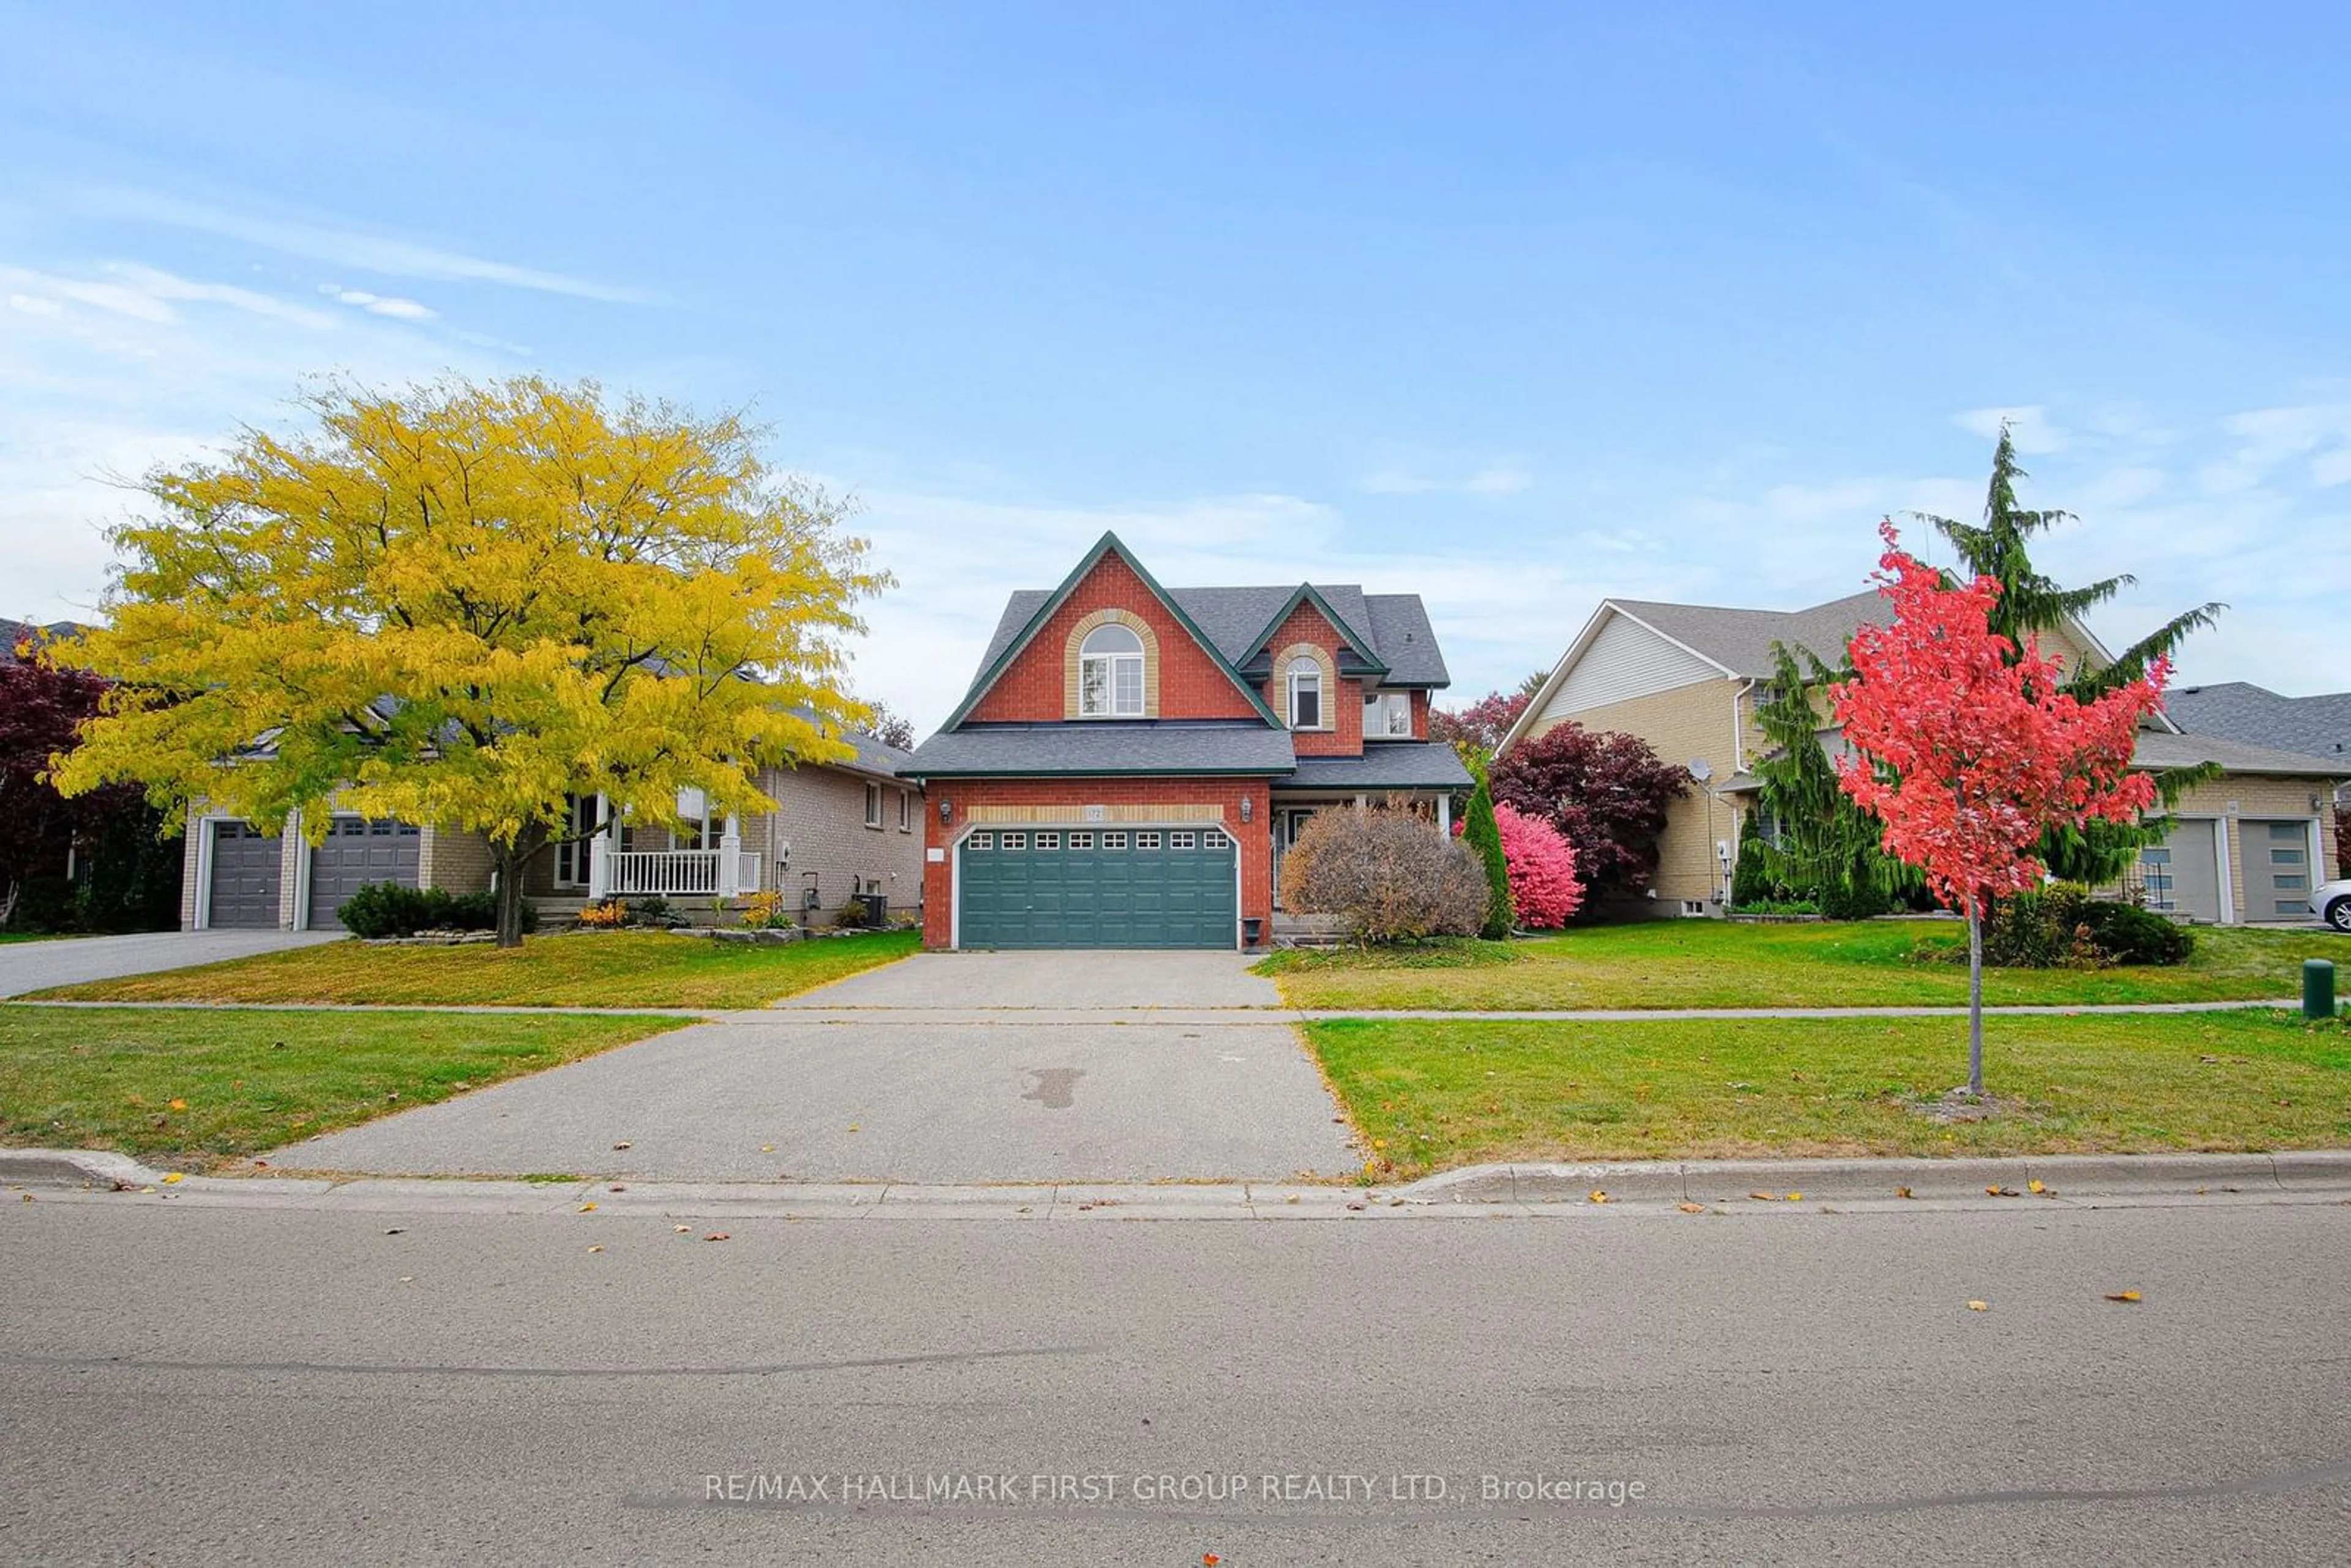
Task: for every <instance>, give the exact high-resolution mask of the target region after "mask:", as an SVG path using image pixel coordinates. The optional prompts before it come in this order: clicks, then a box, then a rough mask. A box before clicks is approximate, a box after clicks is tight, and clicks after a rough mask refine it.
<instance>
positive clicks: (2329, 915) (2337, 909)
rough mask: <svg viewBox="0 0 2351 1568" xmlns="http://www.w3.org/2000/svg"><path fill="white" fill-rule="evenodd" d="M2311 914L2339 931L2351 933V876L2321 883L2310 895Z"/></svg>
mask: <svg viewBox="0 0 2351 1568" xmlns="http://www.w3.org/2000/svg"><path fill="white" fill-rule="evenodd" d="M2310 912H2311V913H2312V914H2313V915H2317V916H2318V917H2319V918H2320V919H2321V920H2324V921H2325V922H2326V924H2328V925H2332V926H2333V927H2335V929H2336V930H2337V931H2351V876H2346V877H2345V878H2344V879H2343V880H2342V881H2340V882H2322V883H2319V884H2318V887H2317V889H2316V891H2314V892H2313V893H2312V894H2311V895H2310Z"/></svg>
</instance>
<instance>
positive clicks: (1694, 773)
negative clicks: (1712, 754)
mask: <svg viewBox="0 0 2351 1568" xmlns="http://www.w3.org/2000/svg"><path fill="white" fill-rule="evenodd" d="M1689 776H1690V777H1691V778H1693V779H1697V780H1698V782H1699V783H1701V784H1703V783H1705V782H1706V781H1707V780H1708V779H1711V778H1713V777H1714V767H1713V765H1712V764H1711V763H1709V762H1708V761H1707V759H1706V758H1703V757H1696V758H1691V759H1690V765H1689Z"/></svg>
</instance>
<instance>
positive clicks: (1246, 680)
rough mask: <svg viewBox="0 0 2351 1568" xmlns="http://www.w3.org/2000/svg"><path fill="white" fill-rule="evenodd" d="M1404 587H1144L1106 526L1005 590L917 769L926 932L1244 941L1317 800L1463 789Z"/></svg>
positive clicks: (976, 939) (977, 940) (1447, 795)
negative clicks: (1070, 558)
mask: <svg viewBox="0 0 2351 1568" xmlns="http://www.w3.org/2000/svg"><path fill="white" fill-rule="evenodd" d="M1448 684H1449V681H1448V677H1447V674H1446V670H1445V659H1444V655H1443V654H1442V653H1440V652H1439V651H1438V648H1437V637H1436V634H1435V632H1432V631H1431V630H1430V627H1429V623H1428V612H1427V611H1426V609H1425V608H1424V607H1423V606H1422V604H1421V601H1420V598H1419V596H1418V595H1417V594H1410V593H1379V594H1371V593H1365V592H1364V591H1363V590H1362V589H1361V588H1359V587H1355V586H1352V585H1343V586H1321V587H1318V586H1316V585H1313V584H1311V583H1302V582H1301V583H1296V584H1291V585H1288V586H1283V585H1279V584H1277V585H1272V586H1263V587H1251V588H1177V589H1167V588H1163V587H1161V586H1160V585H1159V583H1158V582H1157V581H1156V580H1154V579H1153V577H1152V576H1151V574H1150V572H1149V571H1148V570H1145V569H1144V566H1143V563H1142V562H1141V561H1139V560H1137V559H1135V557H1134V552H1133V551H1131V550H1129V549H1127V548H1126V546H1125V545H1123V544H1122V543H1121V542H1120V541H1119V539H1118V538H1117V536H1116V535H1114V534H1104V535H1103V536H1102V540H1101V542H1100V543H1098V544H1096V545H1095V546H1094V548H1093V549H1092V550H1091V551H1089V552H1088V553H1087V555H1086V558H1085V559H1083V560H1081V561H1080V562H1079V563H1078V566H1077V569H1076V570H1074V571H1072V572H1071V573H1070V575H1069V577H1068V578H1067V579H1066V580H1064V581H1063V582H1062V583H1061V586H1060V587H1059V588H1057V589H1053V590H1051V591H1027V590H1024V591H1021V592H1019V593H1015V594H1014V595H1013V596H1012V598H1011V600H1010V601H1009V602H1008V603H1007V604H1006V606H1005V610H1004V615H1003V618H1002V619H1001V621H1000V622H998V625H997V629H996V634H995V636H994V637H993V638H992V639H991V640H990V641H989V643H988V646H987V652H986V653H985V654H984V655H983V656H982V657H981V659H980V667H979V674H978V675H977V678H976V679H974V681H973V682H972V685H971V689H970V691H969V692H968V693H967V694H966V695H965V697H964V699H963V702H962V703H961V704H960V705H959V706H957V707H956V710H955V712H954V713H952V714H950V715H949V716H948V717H947V721H946V724H945V725H943V726H942V727H940V729H939V732H938V733H937V734H936V735H934V736H932V737H930V738H929V739H928V740H926V741H925V742H924V743H923V744H922V745H921V746H920V747H917V748H916V749H915V752H914V758H913V759H912V760H911V761H909V762H907V763H905V764H904V765H903V766H902V767H901V768H900V769H899V771H900V774H901V776H902V777H904V778H908V779H920V780H921V781H922V782H923V784H924V786H925V789H926V791H927V796H926V799H925V813H924V820H925V834H926V840H925V864H924V868H923V872H924V901H925V904H924V906H925V927H924V930H925V943H926V945H927V946H932V947H1248V946H1264V945H1266V944H1267V943H1268V942H1269V941H1270V938H1271V936H1272V932H1273V920H1274V911H1275V908H1276V905H1277V902H1278V896H1279V893H1278V890H1279V881H1280V875H1279V864H1280V856H1281V854H1282V852H1284V851H1285V850H1286V849H1287V848H1288V846H1289V844H1290V841H1291V840H1292V839H1293V838H1294V836H1295V835H1296V833H1297V831H1298V829H1299V828H1300V826H1301V825H1302V824H1303V823H1304V822H1305V821H1306V820H1307V819H1308V818H1309V817H1311V816H1312V815H1313V813H1314V812H1315V811H1316V810H1321V809H1324V808H1328V807H1330V806H1333V805H1339V804H1345V803H1353V802H1357V801H1362V800H1367V799H1373V798H1380V799H1384V798H1386V797H1388V796H1391V795H1397V794H1402V795H1406V796H1410V797H1413V798H1416V799H1418V800H1423V801H1426V802H1427V803H1428V804H1429V808H1430V810H1431V812H1432V814H1433V815H1435V816H1436V817H1437V820H1438V821H1439V822H1440V823H1442V822H1443V821H1445V820H1446V818H1447V813H1448V812H1449V811H1450V809H1451V802H1452V800H1453V797H1454V796H1455V795H1457V794H1459V793H1466V792H1467V791H1468V789H1469V788H1470V779H1469V776H1468V771H1467V770H1466V769H1464V768H1462V766H1461V762H1460V759H1459V758H1458V757H1456V756H1455V755H1454V752H1453V748H1452V747H1449V746H1446V745H1444V744H1442V743H1437V742H1432V741H1430V740H1429V738H1428V704H1429V694H1430V693H1431V692H1433V691H1437V690H1440V689H1442V688H1443V687H1445V686H1446V685H1448Z"/></svg>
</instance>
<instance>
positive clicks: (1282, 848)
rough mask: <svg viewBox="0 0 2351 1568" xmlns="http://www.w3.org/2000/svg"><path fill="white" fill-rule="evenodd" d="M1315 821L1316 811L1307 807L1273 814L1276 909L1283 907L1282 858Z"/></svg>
mask: <svg viewBox="0 0 2351 1568" xmlns="http://www.w3.org/2000/svg"><path fill="white" fill-rule="evenodd" d="M1313 820H1314V809H1313V808H1312V807H1306V806H1285V807H1283V808H1282V809H1281V810H1278V811H1276V812H1274V814H1273V906H1274V907H1275V908H1276V909H1280V908H1281V907H1283V905H1282V902H1281V860H1282V857H1283V856H1284V855H1287V854H1288V853H1289V852H1290V846H1291V845H1292V844H1295V843H1296V842H1297V841H1298V835H1299V834H1301V833H1302V832H1304V831H1306V824H1307V823H1308V822H1310V821H1313Z"/></svg>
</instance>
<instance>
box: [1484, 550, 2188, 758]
mask: <svg viewBox="0 0 2351 1568" xmlns="http://www.w3.org/2000/svg"><path fill="white" fill-rule="evenodd" d="M1611 616H1622V617H1624V618H1625V620H1628V621H1630V622H1633V623H1635V625H1638V626H1641V627H1643V628H1645V629H1646V630H1647V631H1648V632H1651V633H1653V634H1655V635H1656V636H1659V637H1662V638H1664V639H1665V640H1666V641H1667V642H1668V643H1672V644H1674V646H1676V647H1677V648H1679V649H1681V650H1682V651H1683V652H1684V653H1689V654H1691V655H1693V656H1695V657H1697V658H1698V659H1700V660H1703V661H1704V662H1705V663H1706V664H1710V665H1712V666H1713V667H1714V668H1716V669H1717V670H1719V671H1721V672H1722V674H1723V675H1724V676H1725V677H1726V678H1728V679H1730V680H1739V681H1768V680H1770V679H1771V677H1772V675H1773V674H1775V673H1777V669H1778V666H1777V664H1776V663H1775V662H1774V661H1773V659H1772V657H1771V644H1772V643H1783V644H1785V645H1786V646H1787V647H1788V648H1790V649H1792V650H1793V649H1800V648H1801V649H1805V650H1808V651H1810V652H1811V653H1813V655H1814V656H1816V657H1817V658H1819V659H1820V661H1821V662H1822V663H1823V664H1827V665H1828V666H1830V667H1831V668H1832V669H1834V668H1835V667H1836V666H1837V664H1840V663H1841V662H1842V661H1843V660H1844V650H1845V644H1846V643H1850V642H1851V641H1852V640H1853V635H1854V633H1855V632H1858V631H1860V630H1861V629H1862V628H1863V627H1864V626H1886V625H1890V624H1891V623H1892V622H1893V620H1894V607H1893V604H1892V603H1891V601H1888V600H1887V599H1886V596H1885V595H1884V594H1882V593H1880V592H1878V591H1876V589H1867V590H1865V591H1862V592H1860V593H1849V594H1847V595H1845V596H1844V598H1843V599H1832V600H1830V601H1828V602H1827V603H1825V604H1814V605H1812V606H1809V607H1808V608H1805V609H1802V610H1742V609H1738V608H1735V607H1733V606H1729V605H1723V604H1674V603H1669V602H1667V601H1664V600H1658V599H1604V600H1602V601H1600V606H1599V608H1598V609H1596V610H1594V611H1593V613H1592V618H1591V620H1589V621H1587V622H1584V625H1583V631H1582V632H1578V633H1577V635H1576V638H1575V641H1574V642H1573V643H1569V644H1568V647H1567V652H1566V653H1562V654H1561V655H1560V660H1559V663H1558V664H1554V665H1553V666H1552V671H1551V674H1549V675H1547V676H1545V677H1544V678H1543V684H1542V685H1541V686H1540V687H1539V688H1537V690H1536V692H1535V695H1534V696H1533V697H1532V698H1531V700H1529V702H1528V703H1527V706H1526V707H1525V708H1524V709H1523V710H1522V711H1521V712H1520V715H1519V717H1518V720H1517V722H1516V723H1514V724H1512V725H1511V726H1510V732H1509V733H1508V734H1506V735H1505V736H1503V737H1502V747H1503V748H1504V749H1507V748H1508V747H1510V745H1511V744H1512V743H1514V742H1515V741H1517V740H1518V738H1519V737H1520V732H1521V731H1522V730H1524V729H1525V728H1527V727H1529V726H1531V725H1532V724H1534V723H1535V722H1537V721H1538V720H1539V719H1540V718H1541V716H1542V713H1543V710H1544V709H1545V708H1546V707H1548V706H1550V703H1551V700H1552V696H1553V695H1555V694H1556V693H1557V692H1558V690H1559V687H1560V685H1561V684H1562V682H1563V681H1564V680H1565V679H1566V678H1567V675H1568V673H1569V671H1571V670H1572V669H1573V668H1574V666H1575V662H1576V660H1577V658H1578V657H1579V656H1580V655H1581V654H1582V653H1583V650H1584V649H1585V648H1587V647H1589V646H1590V645H1591V643H1592V642H1593V638H1594V637H1595V636H1596V635H1597V634H1598V633H1599V631H1600V629H1601V627H1602V626H1603V625H1604V623H1605V622H1607V621H1608V620H1609V618H1610V617H1611ZM2067 630H2068V631H2069V632H2072V633H2074V635H2075V636H2076V637H2077V638H2078V639H2079V640H2080V641H2081V643H2083V645H2084V646H2085V647H2086V648H2087V649H2088V650H2089V651H2090V653H2092V654H2094V655H2095V657H2096V658H2098V659H2100V660H2111V658H2112V657H2113V655H2111V654H2110V653H2107V652H2106V648H2105V644H2104V643H2100V642H2099V641H2098V639H2097V637H2096V636H2095V634H2094V633H2093V632H2091V631H2090V629H2089V628H2088V627H2086V626H2084V625H2082V624H2081V623H2080V622H2074V623H2072V624H2071V625H2069V626H2068V628H2067ZM2155 723H2156V726H2157V727H2158V728H2159V729H2162V730H2165V731H2177V730H2178V729H2179V723H2178V722H2177V721H2176V720H2175V719H2173V718H2171V717H2169V716H2166V715H2164V714H2162V713H2158V714H2157V715H2156V716H2155Z"/></svg>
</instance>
